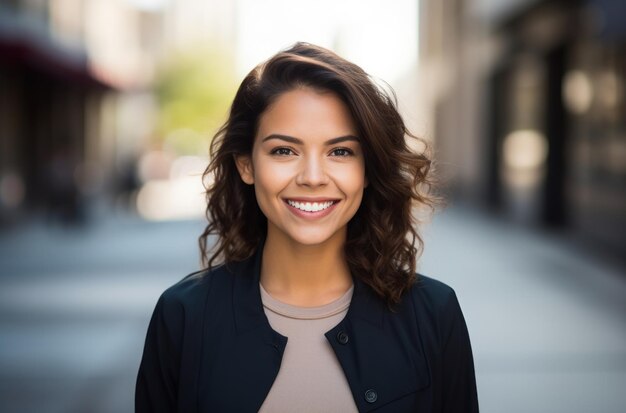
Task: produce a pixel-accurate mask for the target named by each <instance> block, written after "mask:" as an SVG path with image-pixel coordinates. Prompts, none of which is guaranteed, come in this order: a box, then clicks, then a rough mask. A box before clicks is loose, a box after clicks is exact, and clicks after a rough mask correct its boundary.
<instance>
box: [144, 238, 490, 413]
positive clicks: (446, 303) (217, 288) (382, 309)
mask: <svg viewBox="0 0 626 413" xmlns="http://www.w3.org/2000/svg"><path fill="white" fill-rule="evenodd" d="M262 251H263V248H262V245H261V246H260V247H259V248H258V249H257V253H256V254H255V255H254V256H253V257H251V258H250V259H248V260H245V261H242V262H237V263H232V264H229V265H228V268H227V266H224V265H222V266H220V267H217V268H214V269H213V270H212V271H211V272H207V271H204V272H199V273H194V274H190V275H188V276H187V277H185V278H184V279H182V280H181V281H180V282H178V283H177V284H175V285H173V286H172V287H170V288H168V289H167V290H166V291H165V292H164V293H163V294H162V295H161V297H160V298H159V300H158V302H157V304H156V308H155V310H154V313H153V315H152V319H151V320H150V325H149V327H148V333H147V337H146V342H145V347H144V352H143V357H142V360H141V365H140V367H139V373H138V377H137V384H136V390H135V409H136V411H137V412H256V411H258V409H259V407H260V406H261V404H262V403H263V401H264V400H265V397H266V395H267V393H268V392H269V390H270V388H271V386H272V383H273V382H274V379H275V377H276V375H277V374H278V370H279V369H280V363H281V359H282V355H283V351H284V349H285V346H286V345H287V337H284V336H282V335H281V334H279V333H277V332H275V331H274V330H272V328H271V327H270V324H269V322H268V321H267V318H266V316H265V313H264V311H263V307H262V303H261V295H260V291H259V276H260V268H261V255H262ZM326 338H327V339H328V341H329V343H330V345H331V346H332V348H333V350H334V352H335V354H336V355H337V358H338V360H339V362H340V364H341V367H342V368H343V371H344V373H345V375H346V378H347V380H348V383H349V385H350V390H351V391H352V396H353V397H354V401H355V403H356V406H357V407H358V409H359V411H360V412H369V411H376V412H389V413H399V412H421V413H426V412H477V411H478V400H477V394H476V382H475V378H474V364H473V359H472V350H471V347H470V340H469V336H468V332H467V328H466V325H465V320H464V319H463V314H462V313H461V309H460V307H459V303H458V301H457V298H456V295H455V293H454V291H453V290H452V289H451V288H450V287H448V286H447V285H445V284H443V283H441V282H439V281H436V280H433V279H431V278H428V277H425V276H421V275H420V276H419V282H418V283H417V284H416V285H415V286H414V287H413V288H412V289H411V290H410V291H409V292H408V293H406V294H405V295H404V296H403V299H402V302H401V303H400V305H399V306H398V307H397V309H396V312H391V311H389V310H388V309H387V307H386V305H385V304H384V302H383V301H382V300H380V299H379V298H378V296H376V295H375V294H374V292H373V291H372V290H371V288H370V287H369V286H368V285H367V284H365V283H363V282H361V281H359V279H358V278H356V277H355V278H354V292H353V296H352V301H351V303H350V307H349V309H348V313H347V315H346V317H345V318H344V319H343V320H342V321H341V322H340V323H339V324H338V325H337V326H335V327H334V328H333V329H332V330H330V331H328V332H327V333H326ZM303 374H305V373H303ZM302 391H307V389H302ZM319 397H320V398H322V397H324V395H323V394H320V395H319Z"/></svg>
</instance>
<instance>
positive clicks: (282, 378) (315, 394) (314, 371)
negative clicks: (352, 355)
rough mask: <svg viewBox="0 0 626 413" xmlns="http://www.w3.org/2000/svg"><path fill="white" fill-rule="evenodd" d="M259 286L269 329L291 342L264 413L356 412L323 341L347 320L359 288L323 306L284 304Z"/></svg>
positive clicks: (331, 353)
mask: <svg viewBox="0 0 626 413" xmlns="http://www.w3.org/2000/svg"><path fill="white" fill-rule="evenodd" d="M259 286H260V288H261V299H262V301H263V310H264V311H265V315H266V316H267V319H268V320H269V323H270V325H271V326H272V328H273V329H274V330H276V331H277V332H279V333H280V334H282V335H284V336H286V337H287V338H288V341H287V346H286V347H285V352H284V354H283V359H282V362H281V365H280V370H279V371H278V375H277V376H276V380H275V381H274V384H273V385H272V388H271V389H270V392H269V393H268V395H267V397H266V399H265V401H264V402H263V405H262V406H261V409H260V410H259V412H272V413H281V412H297V413H313V412H357V411H358V410H357V408H356V405H355V403H354V399H353V398H352V393H351V392H350V387H349V385H348V381H347V380H346V376H345V375H344V373H343V370H342V369H341V366H340V365H339V361H338V360H337V357H336V356H335V353H334V352H333V349H332V347H331V346H330V343H329V342H328V340H327V339H326V337H325V336H324V333H326V332H327V331H328V330H330V329H332V328H333V327H335V326H336V325H337V324H339V322H340V321H341V320H342V319H343V318H344V317H345V315H346V313H347V312H348V307H349V306H350V300H351V299H352V291H353V290H354V286H352V287H350V289H349V290H348V291H346V293H345V294H344V295H343V296H341V297H340V298H338V299H337V300H335V301H333V302H331V303H328V304H325V305H322V306H319V307H297V306H294V305H290V304H287V303H283V302H281V301H278V300H276V299H275V298H274V297H272V296H271V295H269V294H268V293H267V291H265V289H264V288H263V286H262V285H260V284H259Z"/></svg>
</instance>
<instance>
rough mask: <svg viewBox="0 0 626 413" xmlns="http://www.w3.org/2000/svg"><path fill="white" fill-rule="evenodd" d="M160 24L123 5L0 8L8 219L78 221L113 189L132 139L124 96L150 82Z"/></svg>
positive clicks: (116, 0)
mask: <svg viewBox="0 0 626 413" xmlns="http://www.w3.org/2000/svg"><path fill="white" fill-rule="evenodd" d="M159 24H160V18H159V16H158V15H155V14H154V13H149V12H144V11H141V10H137V9H134V8H132V7H130V6H129V5H128V4H127V3H126V2H125V1H122V0H113V1H107V2H93V1H91V2H87V1H82V0H52V1H35V0H2V1H0V85H1V86H0V87H1V90H2V92H1V93H0V145H1V146H0V147H1V150H0V221H4V222H7V221H9V220H12V219H14V218H15V217H16V214H17V212H18V211H21V212H23V211H24V210H33V209H34V210H39V209H43V210H46V211H48V212H50V213H52V214H55V215H58V216H59V217H60V218H63V219H80V217H81V214H82V212H83V208H84V201H85V199H87V198H88V197H89V196H90V195H92V194H94V193H97V192H98V191H101V190H102V189H103V187H106V185H108V184H110V182H108V181H110V180H112V177H113V176H114V175H115V169H116V164H115V163H116V159H115V158H116V157H118V156H120V154H119V146H120V145H119V143H120V142H122V141H128V140H129V139H127V138H129V136H123V134H125V133H127V132H128V131H126V130H124V129H123V128H120V127H119V122H118V120H119V119H118V118H119V114H120V112H119V108H120V107H121V106H124V105H125V104H126V103H125V100H127V97H126V96H122V95H121V94H119V93H118V92H119V91H120V90H139V91H140V90H141V89H142V88H143V87H145V85H147V84H149V82H150V76H151V75H152V72H153V65H154V63H153V61H154V59H152V58H151V57H152V56H153V55H155V54H156V53H158V50H154V49H155V44H156V45H158V44H159V42H158V40H159V39H158V36H155V35H158V33H159V30H160V29H159ZM146 57H150V58H146ZM138 114H140V113H138ZM131 138H132V136H131Z"/></svg>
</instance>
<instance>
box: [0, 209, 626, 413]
mask: <svg viewBox="0 0 626 413" xmlns="http://www.w3.org/2000/svg"><path fill="white" fill-rule="evenodd" d="M101 215H102V216H101V218H100V219H98V220H96V221H94V223H93V224H91V225H90V226H87V227H85V228H76V229H63V228H61V227H58V228H55V227H49V226H43V225H41V223H36V222H32V223H31V224H30V225H27V226H26V227H23V228H20V229H17V230H14V231H7V232H4V233H2V234H0V260H1V262H2V270H1V273H0V411H2V412H51V413H54V412H94V413H98V412H116V413H117V412H129V411H132V409H133V408H132V403H133V392H134V381H135V377H136V372H137V368H138V363H139V359H140V356H141V351H142V346H143V340H144V337H145V332H146V327H147V323H148V320H149V317H150V314H151V312H152V309H153V307H154V304H155V303H156V299H157V297H158V295H159V294H160V292H161V291H163V289H165V288H166V287H167V286H169V285H171V284H172V283H174V282H176V281H177V280H179V279H180V278H182V277H183V276H184V275H185V274H187V273H189V272H192V271H194V270H195V269H196V268H197V266H198V252H197V247H196V237H197V235H198V234H199V233H200V231H201V230H202V222H201V221H193V220H190V221H178V222H160V223H154V222H146V221H142V220H140V219H139V218H135V217H132V216H129V215H119V213H116V214H112V213H103V214H101ZM425 239H426V250H425V254H424V256H423V258H422V260H421V264H420V272H422V273H424V274H427V275H429V276H432V277H435V278H438V279H440V280H442V281H444V282H447V283H449V284H450V285H451V286H453V287H454V288H455V290H456V292H457V295H458V297H459V300H460V302H461V305H462V307H463V310H464V313H465V317H466V321H467V324H468V327H469V330H470V335H471V338H472V343H473V347H474V357H475V363H476V372H477V380H478V391H479V399H480V403H481V411H483V412H487V413H497V412H507V413H515V412H542V413H557V412H567V413H577V412H580V413H583V412H585V413H586V412H591V411H593V412H605V413H618V412H622V411H623V406H625V405H626V394H625V393H624V391H623V389H624V388H626V346H625V344H626V311H625V310H626V277H624V274H623V273H620V269H619V268H618V267H611V266H609V264H607V262H606V260H598V259H597V258H594V257H593V256H591V255H587V254H585V253H584V252H583V250H582V249H581V248H580V247H576V246H574V245H572V244H571V243H569V242H565V241H564V237H561V236H556V235H547V234H539V233H536V232H533V231H531V230H529V229H527V228H523V227H518V228H516V227H514V226H510V225H508V226H504V225H501V223H500V222H499V221H497V220H494V219H491V218H488V217H487V216H485V215H483V214H480V213H477V212H472V211H470V210H465V209H461V208H458V207H455V208H450V209H449V210H447V211H445V212H443V213H440V214H439V215H437V216H436V218H435V219H434V220H433V222H432V224H431V225H429V226H428V227H426V230H425Z"/></svg>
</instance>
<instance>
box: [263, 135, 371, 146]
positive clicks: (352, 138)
mask: <svg viewBox="0 0 626 413" xmlns="http://www.w3.org/2000/svg"><path fill="white" fill-rule="evenodd" d="M271 139H280V140H283V141H286V142H289V143H293V144H295V145H303V144H304V142H303V141H302V140H301V139H298V138H295V137H293V136H288V135H280V134H277V133H273V134H271V135H268V136H266V137H265V138H263V140H262V141H261V142H265V141H269V140H271ZM345 141H356V142H360V141H361V140H360V139H359V138H358V137H356V136H354V135H344V136H339V137H337V138H332V139H329V140H327V141H326V142H324V145H334V144H336V143H339V142H345Z"/></svg>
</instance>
